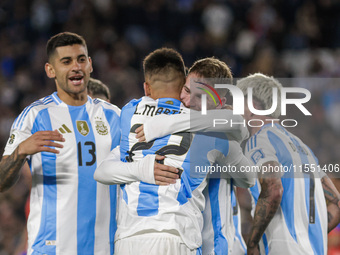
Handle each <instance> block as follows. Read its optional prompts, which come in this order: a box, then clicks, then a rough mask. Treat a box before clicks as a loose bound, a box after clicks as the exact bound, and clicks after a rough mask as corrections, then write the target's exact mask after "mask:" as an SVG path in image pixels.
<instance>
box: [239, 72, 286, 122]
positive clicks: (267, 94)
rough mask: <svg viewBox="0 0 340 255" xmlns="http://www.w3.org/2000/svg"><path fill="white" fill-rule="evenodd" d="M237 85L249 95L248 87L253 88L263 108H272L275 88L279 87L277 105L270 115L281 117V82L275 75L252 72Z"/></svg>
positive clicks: (254, 97)
mask: <svg viewBox="0 0 340 255" xmlns="http://www.w3.org/2000/svg"><path fill="white" fill-rule="evenodd" d="M236 86H237V87H238V88H240V89H241V90H242V92H243V94H244V96H246V95H247V93H248V92H247V89H248V88H253V99H255V100H257V101H258V102H259V103H260V104H261V107H262V108H263V110H267V109H270V108H271V106H272V105H273V91H272V89H273V88H277V90H278V95H277V100H278V103H277V107H276V110H275V111H274V112H273V113H272V114H271V115H270V116H272V117H273V118H279V116H280V114H281V104H280V102H281V88H282V85H281V83H280V82H279V81H278V80H276V79H274V77H269V76H266V75H264V74H262V73H255V74H251V75H249V76H247V77H245V78H243V79H240V80H238V81H237V83H236Z"/></svg>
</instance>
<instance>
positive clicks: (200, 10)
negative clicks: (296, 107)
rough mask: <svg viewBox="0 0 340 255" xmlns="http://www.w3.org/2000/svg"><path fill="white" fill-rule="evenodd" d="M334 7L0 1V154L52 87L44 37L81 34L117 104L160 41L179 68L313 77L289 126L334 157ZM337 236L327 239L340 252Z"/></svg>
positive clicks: (18, 216)
mask: <svg viewBox="0 0 340 255" xmlns="http://www.w3.org/2000/svg"><path fill="white" fill-rule="evenodd" d="M339 13H340V1H339V0H313V1H304V0H274V1H260V0H252V1H250V0H224V1H223V0H219V1H208V0H177V1H176V0H173V1H171V0H148V1H142V0H72V1H69V0H49V1H47V0H1V1H0V148H1V155H2V153H3V148H4V146H5V143H6V141H7V139H8V134H9V130H10V127H11V124H12V123H13V121H14V119H15V117H16V116H17V115H18V114H19V113H20V112H21V111H22V110H23V109H24V108H25V107H26V106H27V105H29V104H30V103H32V102H33V101H34V100H36V99H39V98H41V97H43V96H46V95H48V94H50V93H52V92H53V91H54V90H55V85H54V82H53V81H52V80H49V79H48V78H47V77H46V75H45V72H44V64H45V61H46V55H45V44H46V41H47V40H48V38H49V37H50V36H52V35H54V34H56V33H59V32H62V31H71V32H76V33H79V34H81V35H83V36H84V38H85V39H86V41H87V44H88V49H89V54H90V56H91V57H92V59H93V66H94V72H93V74H92V77H94V78H97V79H100V80H102V81H103V82H104V83H106V84H107V85H108V86H109V88H110V90H111V93H112V100H111V101H112V103H113V104H116V105H117V106H119V107H122V106H123V105H124V104H125V103H127V102H128V101H129V100H130V99H132V98H139V97H140V96H142V94H143V90H142V83H143V73H142V65H141V63H142V59H143V57H144V56H145V55H146V54H148V53H149V52H150V51H152V50H154V49H156V48H159V47H161V46H167V47H174V48H176V49H177V50H179V51H180V52H181V54H182V55H183V58H184V60H185V63H186V65H187V66H190V65H191V64H192V63H193V62H194V61H195V60H197V59H199V58H202V57H207V56H216V57H218V58H220V59H222V60H223V61H225V62H226V63H227V64H228V65H229V66H230V67H231V69H232V72H233V74H234V76H235V77H243V76H245V75H248V74H250V73H253V72H263V73H265V74H267V75H273V76H275V77H285V78H296V77H309V78H311V77H314V78H315V82H311V83H308V82H307V83H306V82H305V83H304V84H300V85H301V86H304V87H306V88H308V89H309V90H310V91H311V93H312V99H311V101H310V102H309V103H308V104H307V106H306V107H307V109H308V110H310V111H311V112H312V116H311V117H302V116H299V115H298V111H290V113H289V117H292V118H295V119H299V126H298V127H296V128H292V129H291V130H290V131H291V132H293V133H295V134H297V135H298V136H300V137H301V138H302V140H304V141H305V142H306V143H307V144H308V145H309V146H310V147H311V148H312V150H313V151H314V152H315V154H316V155H317V156H318V157H319V160H320V164H321V165H324V164H336V163H339V162H340V160H339V159H340V118H339V115H340V113H339V112H340V83H339V81H338V79H336V78H338V77H339V76H340V51H339V46H340V16H339V15H338V14H339ZM317 78H323V79H317ZM325 78H334V79H332V80H328V79H325ZM325 81H328V82H325ZM294 86H296V85H294ZM334 180H335V181H336V182H339V179H338V178H337V179H334ZM28 183H29V182H27V181H26V179H25V178H21V179H20V180H19V182H18V183H17V184H16V185H15V187H13V188H12V189H11V190H9V191H8V192H5V193H3V194H0V255H7V254H21V248H19V245H20V243H22V240H23V236H24V229H25V216H24V204H25V200H26V198H27V195H28V190H29V187H28ZM338 187H339V186H338ZM337 233H338V234H335V238H333V241H332V240H331V242H332V244H330V245H334V243H335V245H338V249H340V248H339V246H340V237H339V231H338V232H337ZM336 243H337V244H336ZM334 254H335V253H334Z"/></svg>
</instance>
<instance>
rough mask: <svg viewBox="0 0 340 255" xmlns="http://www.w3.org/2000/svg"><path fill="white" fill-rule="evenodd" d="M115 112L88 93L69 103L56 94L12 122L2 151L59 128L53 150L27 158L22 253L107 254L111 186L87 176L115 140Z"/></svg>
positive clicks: (112, 201)
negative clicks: (61, 140)
mask: <svg viewBox="0 0 340 255" xmlns="http://www.w3.org/2000/svg"><path fill="white" fill-rule="evenodd" d="M119 114H120V110H119V109H118V108H117V107H116V106H113V105H111V104H109V103H106V102H104V101H102V100H99V99H94V100H92V99H91V98H90V97H88V101H87V103H86V104H84V105H82V106H69V105H66V104H65V103H64V102H62V101H61V100H60V98H59V97H58V96H57V93H56V92H55V93H53V94H52V95H50V96H47V97H45V98H42V99H40V100H38V101H36V102H34V103H33V104H31V105H30V106H28V107H26V108H25V109H24V110H23V112H22V113H21V114H20V115H19V116H18V117H17V119H16V120H15V121H14V124H13V126H12V130H11V137H10V139H9V141H8V143H7V146H6V148H5V152H4V155H10V154H11V153H12V152H13V151H14V150H15V148H16V147H17V146H18V145H19V144H20V143H21V142H22V141H23V140H26V139H27V138H28V137H29V136H30V135H32V134H34V133H35V132H37V131H45V130H56V129H57V130H59V132H60V133H62V134H63V136H64V138H65V142H64V143H63V145H64V147H63V148H62V149H59V150H60V153H59V154H53V153H49V152H42V153H37V154H34V155H32V156H30V157H29V158H28V163H29V165H30V169H31V173H32V189H31V196H30V214H29V218H28V223H27V227H28V254H48V255H52V254H57V255H58V254H78V255H84V254H85V255H86V254H88V255H92V254H98V255H104V254H105V255H111V254H112V253H113V241H114V233H115V229H116V222H115V211H116V208H115V207H116V202H115V201H116V186H111V187H110V186H106V185H103V184H100V183H97V182H96V181H95V180H94V179H93V174H94V171H95V169H96V167H97V164H99V163H100V162H101V161H102V160H103V159H104V158H105V157H106V156H107V155H108V154H109V153H110V150H111V149H113V148H114V147H116V146H117V145H118V144H119V141H120V126H119V123H120V122H119Z"/></svg>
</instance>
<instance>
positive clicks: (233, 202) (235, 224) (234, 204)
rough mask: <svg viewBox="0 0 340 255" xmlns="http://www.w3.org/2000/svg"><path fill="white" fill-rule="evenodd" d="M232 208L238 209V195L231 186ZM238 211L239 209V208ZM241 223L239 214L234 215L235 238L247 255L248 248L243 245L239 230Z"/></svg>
mask: <svg viewBox="0 0 340 255" xmlns="http://www.w3.org/2000/svg"><path fill="white" fill-rule="evenodd" d="M230 194H231V206H232V208H234V207H235V206H236V207H238V204H237V200H236V195H235V191H234V189H233V186H231V193H230ZM237 210H238V208H237ZM239 221H240V214H239V213H237V214H236V215H233V222H234V227H235V238H237V239H238V240H239V242H240V244H241V246H242V248H243V251H244V253H245V254H247V248H246V247H245V245H244V243H243V239H242V237H241V233H240V232H239V230H238V226H239Z"/></svg>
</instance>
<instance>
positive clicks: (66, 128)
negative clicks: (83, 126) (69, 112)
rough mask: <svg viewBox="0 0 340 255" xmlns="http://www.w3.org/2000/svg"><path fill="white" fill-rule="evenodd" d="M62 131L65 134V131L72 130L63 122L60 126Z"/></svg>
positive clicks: (69, 131)
mask: <svg viewBox="0 0 340 255" xmlns="http://www.w3.org/2000/svg"><path fill="white" fill-rule="evenodd" d="M59 131H60V133H62V134H65V133H72V131H71V130H70V129H69V128H68V127H67V126H66V125H65V124H62V125H61V127H60V128H59Z"/></svg>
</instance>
